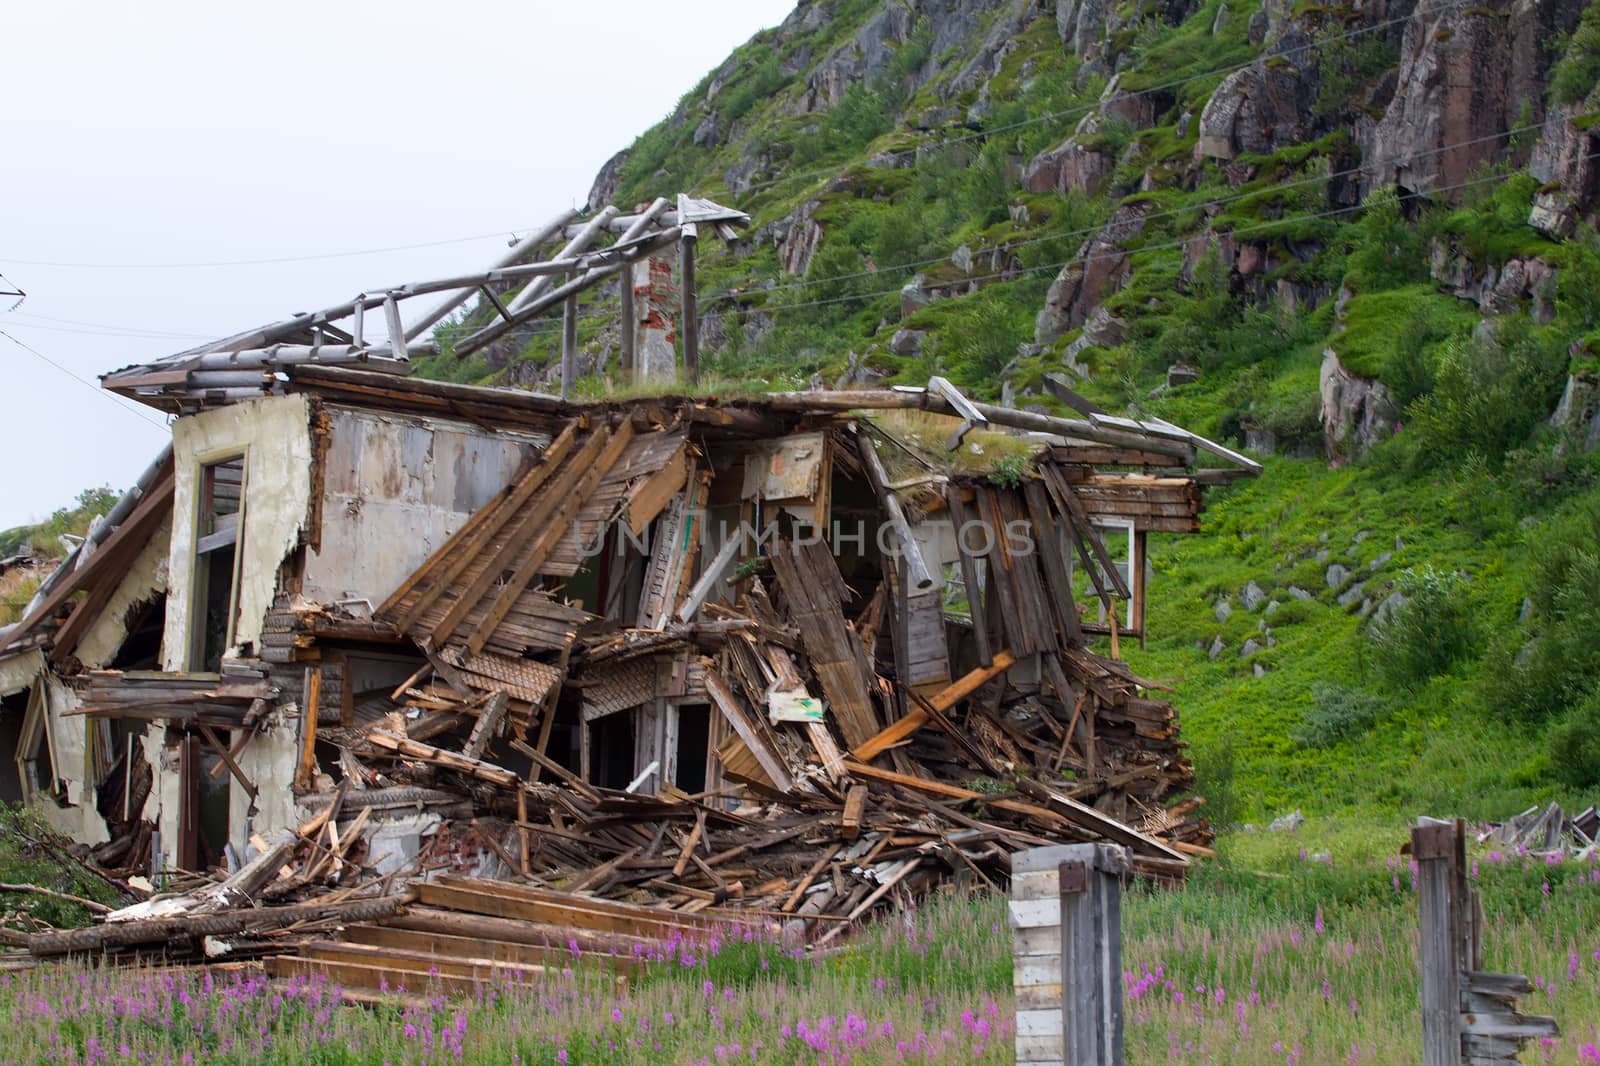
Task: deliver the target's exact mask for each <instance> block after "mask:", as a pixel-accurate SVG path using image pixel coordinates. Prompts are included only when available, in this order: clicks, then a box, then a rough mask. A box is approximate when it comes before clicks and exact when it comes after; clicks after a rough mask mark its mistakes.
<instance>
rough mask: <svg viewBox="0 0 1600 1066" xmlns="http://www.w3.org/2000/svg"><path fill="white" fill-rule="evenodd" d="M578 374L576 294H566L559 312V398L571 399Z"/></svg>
mask: <svg viewBox="0 0 1600 1066" xmlns="http://www.w3.org/2000/svg"><path fill="white" fill-rule="evenodd" d="M577 374H578V294H577V293H573V294H572V295H571V296H568V297H567V299H566V302H565V303H564V304H563V305H562V314H561V398H562V399H563V400H570V399H572V385H573V380H574V379H575V378H576V377H577Z"/></svg>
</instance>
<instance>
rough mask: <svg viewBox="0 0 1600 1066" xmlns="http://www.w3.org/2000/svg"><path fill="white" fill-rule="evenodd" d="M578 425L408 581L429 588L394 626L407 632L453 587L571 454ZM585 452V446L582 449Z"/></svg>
mask: <svg viewBox="0 0 1600 1066" xmlns="http://www.w3.org/2000/svg"><path fill="white" fill-rule="evenodd" d="M577 434H578V424H577V422H576V421H572V422H568V423H567V426H566V428H565V429H563V430H562V431H561V433H560V434H559V435H558V436H557V437H556V438H555V439H554V440H552V441H551V442H550V446H549V447H548V448H546V449H545V450H544V451H543V452H542V453H541V454H540V455H539V459H538V461H537V462H536V463H535V464H534V466H533V468H532V469H531V470H529V471H528V472H527V473H526V474H525V475H523V476H522V477H521V478H519V479H518V480H517V484H516V486H515V487H514V488H510V489H508V490H506V491H504V492H503V493H502V494H501V495H500V496H499V497H497V498H496V499H495V500H494V501H492V502H490V503H488V504H485V505H484V506H482V507H480V508H479V509H478V511H477V513H476V514H474V515H473V516H472V517H471V518H470V519H468V520H467V524H466V525H465V526H462V527H461V529H460V530H459V531H458V532H457V533H456V534H455V536H453V537H451V538H450V539H449V540H447V541H445V543H444V546H443V547H442V548H440V549H439V550H438V551H437V552H435V553H434V554H433V556H432V557H430V558H429V559H428V561H427V562H426V563H424V564H423V565H422V567H421V568H420V569H419V570H417V571H416V572H415V573H413V574H412V575H411V577H409V578H407V579H406V581H407V585H410V586H411V587H415V584H416V582H417V581H419V580H420V579H421V578H422V577H423V576H424V574H426V575H427V576H428V578H429V583H428V588H427V589H426V590H425V591H424V592H423V593H422V594H421V595H420V596H419V597H418V598H417V602H416V603H414V604H412V606H411V609H410V610H408V611H406V613H405V614H404V615H402V616H401V617H400V619H399V620H398V621H397V622H396V623H395V627H396V628H397V629H400V630H402V631H404V630H407V629H410V628H411V626H412V625H413V624H415V622H416V621H417V619H419V618H421V617H422V613H423V612H424V611H426V610H427V609H428V608H429V607H431V606H432V605H433V603H434V601H435V600H437V599H438V598H439V596H441V595H442V594H443V593H445V592H446V591H447V590H449V589H451V588H453V587H454V585H455V583H456V581H458V580H459V579H460V578H461V575H462V574H464V573H465V572H466V570H467V568H468V567H469V566H471V565H472V561H473V560H474V559H476V558H477V557H478V555H479V553H480V552H481V551H483V549H484V548H485V547H487V546H488V544H489V543H490V542H491V541H492V540H493V538H494V537H495V535H496V534H498V533H499V532H500V531H501V530H502V529H504V528H505V526H506V524H507V523H508V522H510V521H511V519H512V517H513V516H514V515H516V513H517V512H518V511H519V510H521V508H522V507H523V506H524V505H525V504H526V503H527V502H528V500H529V499H530V498H531V497H532V496H533V494H534V493H535V492H537V491H538V490H539V487H540V486H541V485H543V484H544V483H545V482H546V481H547V480H549V478H550V475H551V474H553V473H555V472H556V470H557V469H559V468H560V466H561V463H562V461H563V460H565V459H566V457H567V455H568V453H570V452H571V451H572V445H573V442H574V441H575V440H576V439H577ZM585 451H587V446H586V448H585ZM446 559H448V560H449V564H448V565H447V566H446V567H445V569H444V572H443V573H440V574H434V573H433V569H434V567H435V566H436V565H438V563H439V562H441V561H443V560H446ZM407 585H402V586H401V587H400V589H399V590H397V591H396V592H395V593H394V595H392V596H390V597H389V599H388V600H387V601H385V603H384V606H383V608H381V609H379V611H378V615H379V617H382V616H383V615H385V614H386V613H387V612H388V611H389V610H390V609H392V608H394V607H396V606H398V605H399V603H400V600H401V598H402V597H404V596H405V594H406V593H407V592H408V591H410V589H409V588H408V587H407Z"/></svg>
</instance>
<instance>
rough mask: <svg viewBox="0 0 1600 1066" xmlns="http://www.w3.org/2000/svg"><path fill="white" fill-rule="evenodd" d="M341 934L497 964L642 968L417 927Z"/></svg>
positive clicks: (554, 948) (561, 949)
mask: <svg viewBox="0 0 1600 1066" xmlns="http://www.w3.org/2000/svg"><path fill="white" fill-rule="evenodd" d="M344 936H345V942H347V943H351V944H366V945H371V946H374V947H380V948H390V949H394V950H399V951H416V952H427V953H431V954H435V955H444V956H449V957H453V958H477V959H488V960H489V961H491V962H494V963H496V964H497V965H504V964H516V965H523V966H550V967H553V968H555V969H561V968H564V967H568V966H573V967H576V966H592V967H598V968H609V969H612V970H615V971H616V972H618V973H621V974H628V975H630V976H631V975H633V974H636V973H638V972H639V970H640V969H641V968H642V967H641V964H640V962H639V960H637V959H635V958H632V957H630V956H625V955H613V954H607V953H604V952H584V951H582V950H581V949H580V953H579V954H578V955H576V956H574V955H573V953H572V950H571V949H570V948H567V947H565V946H558V945H549V946H546V945H533V944H518V943H513V942H510V941H505V940H492V939H474V938H472V937H466V936H452V935H450V934H448V933H433V932H424V931H422V930H419V929H397V928H394V927H391V926H384V925H354V926H351V927H349V928H348V929H346V930H345V931H344Z"/></svg>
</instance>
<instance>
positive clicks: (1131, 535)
mask: <svg viewBox="0 0 1600 1066" xmlns="http://www.w3.org/2000/svg"><path fill="white" fill-rule="evenodd" d="M1090 525H1092V526H1094V528H1095V529H1097V530H1115V531H1116V532H1118V533H1126V534H1127V535H1128V553H1127V558H1126V559H1125V560H1123V561H1119V562H1118V563H1117V570H1118V571H1120V572H1121V574H1122V578H1123V581H1124V582H1126V584H1127V586H1128V588H1129V589H1132V588H1133V587H1134V583H1133V570H1134V556H1135V554H1136V552H1135V550H1134V549H1135V540H1136V539H1137V538H1138V535H1139V533H1138V529H1137V528H1136V527H1135V523H1134V520H1133V519H1131V518H1106V517H1104V516H1100V515H1096V516H1095V517H1094V518H1092V519H1090ZM1100 539H1101V542H1102V543H1103V542H1104V541H1105V540H1106V538H1105V537H1103V536H1102V537H1101V538H1100ZM1106 551H1107V553H1108V554H1110V553H1111V546H1110V545H1109V544H1107V545H1106ZM1133 600H1134V598H1133V597H1132V596H1129V597H1128V599H1127V602H1126V617H1125V619H1124V621H1123V623H1122V629H1123V631H1124V632H1126V633H1132V632H1133V631H1134V626H1133V622H1134V614H1135V612H1134V602H1133ZM1105 620H1106V606H1105V604H1103V603H1102V604H1100V623H1101V624H1102V625H1104V624H1105Z"/></svg>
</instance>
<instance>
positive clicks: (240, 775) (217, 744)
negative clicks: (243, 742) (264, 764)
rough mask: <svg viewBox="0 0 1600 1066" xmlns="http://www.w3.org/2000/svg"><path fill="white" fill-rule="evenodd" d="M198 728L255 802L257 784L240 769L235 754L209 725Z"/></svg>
mask: <svg viewBox="0 0 1600 1066" xmlns="http://www.w3.org/2000/svg"><path fill="white" fill-rule="evenodd" d="M198 728H199V730H200V735H201V736H203V737H205V738H206V743H208V744H210V745H211V746H212V747H213V748H215V749H216V750H217V754H218V755H220V756H222V762H223V765H225V766H226V767H227V768H228V772H229V773H231V774H232V775H233V776H234V778H235V779H236V780H237V781H238V782H239V784H240V785H242V786H244V790H245V792H246V793H248V794H249V796H250V799H251V800H252V801H254V800H255V798H256V795H257V793H256V786H255V784H254V783H253V782H252V781H251V780H250V779H249V778H248V777H246V776H245V773H244V771H243V770H241V769H239V764H238V763H236V762H234V760H233V753H232V752H230V751H229V750H228V746H227V745H226V744H224V743H223V742H222V738H221V737H219V736H217V734H216V731H215V730H213V729H212V728H211V727H210V726H208V725H199V726H198Z"/></svg>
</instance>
